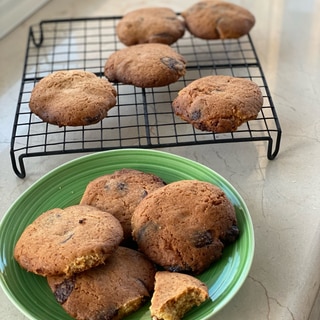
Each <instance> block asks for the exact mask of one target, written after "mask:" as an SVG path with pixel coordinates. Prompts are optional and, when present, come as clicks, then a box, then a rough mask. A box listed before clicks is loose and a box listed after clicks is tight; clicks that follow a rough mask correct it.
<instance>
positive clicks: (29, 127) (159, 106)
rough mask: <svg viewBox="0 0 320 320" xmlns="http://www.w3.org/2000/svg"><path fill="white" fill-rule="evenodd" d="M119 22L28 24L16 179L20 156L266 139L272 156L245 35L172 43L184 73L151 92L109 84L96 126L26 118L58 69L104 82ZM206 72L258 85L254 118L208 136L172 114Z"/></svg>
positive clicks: (269, 126) (270, 132)
mask: <svg viewBox="0 0 320 320" xmlns="http://www.w3.org/2000/svg"><path fill="white" fill-rule="evenodd" d="M120 19H121V17H102V18H88V19H71V20H50V21H42V22H41V23H40V24H39V25H34V26H31V27H30V29H29V37H28V44H27V50H26V57H25V64H24V70H23V78H22V83H21V90H20V95H19V99H18V104H17V110H16V116H15V120H14V126H13V132H12V140H11V151H10V152H11V161H12V166H13V170H14V172H15V173H16V174H17V176H19V177H21V178H23V177H25V176H26V170H25V165H24V158H26V157H38V156H45V155H57V154H66V153H84V152H97V151H102V150H110V149H120V148H132V147H137V148H161V147H173V146H189V145H199V144H213V143H229V142H249V141H253V142H254V141H265V142H266V143H267V150H266V154H267V157H268V159H270V160H272V159H274V158H275V157H276V155H277V154H278V151H279V147H280V140H281V128H280V123H279V119H278V117H277V114H276V110H275V107H274V105H273V102H272V98H271V96H270V92H269V88H268V86H267V83H266V79H265V77H264V74H263V71H262V68H261V65H260V62H259V60H258V57H257V54H256V51H255V49H254V45H253V42H252V39H251V37H250V35H247V36H244V37H241V38H240V39H231V40H214V41H213V40H211V41H206V40H201V39H198V38H195V37H193V36H191V35H190V34H189V33H186V34H185V35H184V37H183V38H182V39H180V40H178V41H177V42H176V43H175V44H173V45H172V47H173V48H174V49H175V50H176V51H178V52H179V53H180V54H182V55H183V56H184V57H185V58H186V60H187V73H186V75H185V76H184V77H182V78H181V79H179V80H178V81H177V82H176V83H173V84H171V85H169V86H165V87H159V88H151V89H141V88H137V87H134V86H130V85H124V84H121V83H115V84H114V86H115V87H116V89H117V92H118V98H117V99H118V100H117V105H116V107H114V108H113V109H111V110H110V111H109V115H108V117H107V118H105V119H104V120H102V121H101V122H100V123H98V124H95V125H90V126H84V127H61V128H59V127H57V126H54V125H50V124H47V123H44V122H43V121H41V120H40V119H39V118H38V117H37V116H35V115H34V114H33V113H31V112H30V109H29V100H30V95H31V91H32V89H33V87H34V86H35V84H36V83H37V82H38V81H39V80H40V79H41V78H43V77H44V76H46V75H48V74H50V73H52V72H54V71H58V70H72V69H82V70H86V71H91V72H93V73H95V74H96V75H97V76H99V77H103V69H104V64H105V61H106V60H107V59H108V57H109V56H110V54H112V53H113V52H114V51H116V50H119V49H121V48H123V47H124V45H122V44H121V43H120V42H119V41H118V39H117V36H116V33H115V26H116V24H117V22H118V21H119V20H120ZM208 75H230V76H235V77H241V78H247V79H250V80H252V81H254V82H255V83H257V84H258V85H259V87H260V89H261V91H262V93H263V97H264V104H263V107H262V110H261V112H260V113H259V115H258V117H257V119H255V120H251V121H249V122H247V123H245V124H243V125H242V126H241V127H240V128H238V130H237V131H235V132H231V133H224V134H215V133H212V132H203V131H199V130H196V129H194V128H193V127H192V126H191V125H190V124H188V123H186V122H184V121H182V120H180V118H178V117H176V116H175V115H174V114H173V112H172V108H171V102H172V100H173V99H174V98H175V97H176V96H177V94H178V92H179V90H181V89H182V88H183V87H185V86H186V85H187V84H189V83H190V82H191V81H193V80H196V79H198V78H200V77H204V76H208Z"/></svg>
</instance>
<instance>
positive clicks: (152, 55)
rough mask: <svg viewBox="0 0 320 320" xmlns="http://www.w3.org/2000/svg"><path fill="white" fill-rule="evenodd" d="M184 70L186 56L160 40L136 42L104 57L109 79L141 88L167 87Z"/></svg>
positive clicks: (105, 72) (181, 74) (106, 73)
mask: <svg viewBox="0 0 320 320" xmlns="http://www.w3.org/2000/svg"><path fill="white" fill-rule="evenodd" d="M185 73H186V61H185V59H184V58H183V57H182V56H181V55H180V54H179V53H177V52H176V51H174V50H173V49H172V48H171V47H170V46H168V45H165V44H161V43H147V44H137V45H135V46H130V47H127V48H124V49H122V50H119V51H116V52H114V53H113V54H112V55H111V56H110V57H109V58H108V59H107V61H106V63H105V68H104V74H105V76H106V77H107V78H108V79H109V81H111V82H122V83H125V84H132V85H134V86H136V87H141V88H152V87H162V86H166V85H168V84H170V83H173V82H176V81H177V80H178V79H179V78H180V77H182V76H183V75H184V74H185Z"/></svg>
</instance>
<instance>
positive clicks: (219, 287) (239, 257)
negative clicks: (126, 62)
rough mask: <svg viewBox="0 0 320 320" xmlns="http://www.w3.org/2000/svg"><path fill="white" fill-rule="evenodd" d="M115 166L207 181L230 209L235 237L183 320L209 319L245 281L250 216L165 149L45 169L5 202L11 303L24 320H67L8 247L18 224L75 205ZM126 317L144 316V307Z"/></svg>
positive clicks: (2, 277)
mask: <svg viewBox="0 0 320 320" xmlns="http://www.w3.org/2000/svg"><path fill="white" fill-rule="evenodd" d="M121 168H134V169H137V170H141V171H145V172H151V173H154V174H156V175H158V176H160V177H161V178H162V179H164V180H165V181H166V182H167V183H170V182H172V181H176V180H182V179H198V180H203V181H209V182H211V183H213V184H215V185H217V186H219V187H220V188H222V189H223V190H224V191H225V193H226V194H227V196H228V197H229V199H230V200H231V201H232V203H233V204H234V207H235V209H236V213H237V218H238V224H239V229H240V232H241V236H240V238H239V239H238V240H237V241H236V242H235V243H234V244H232V245H230V246H229V247H228V248H226V249H225V250H224V253H223V257H222V259H220V260H219V261H218V262H217V263H214V264H213V265H212V267H211V268H210V269H208V270H207V271H206V272H205V273H203V274H201V276H199V278H200V279H201V280H202V281H204V282H205V283H206V284H207V286H208V287H209V294H210V299H209V300H208V301H207V302H205V303H204V304H202V305H201V306H200V307H197V308H194V309H192V310H191V311H190V312H189V313H188V314H187V315H186V316H185V318H184V319H185V320H197V319H198V320H199V319H201V320H204V319H208V318H210V317H211V316H212V315H214V314H215V313H216V312H218V311H219V310H220V309H221V308H222V307H224V306H225V305H226V304H227V303H228V302H229V301H230V300H231V298H232V297H233V296H234V295H235V294H236V292H237V291H238V290H239V288H240V287H241V285H242V284H243V282H244V281H245V279H246V277H247V275H248V272H249V269H250V266H251V263H252V259H253V254H254V233H253V227H252V221H251V218H250V214H249V212H248V209H247V207H246V204H245V203H244V201H243V200H242V198H241V196H240V195H239V194H238V192H237V191H236V190H235V189H234V188H233V187H232V185H230V183H228V182H227V181H226V180H225V179H224V178H222V177H221V176H220V175H218V174H217V173H215V172H214V171H213V170H211V169H209V168H207V167H205V166H203V165H201V164H199V163H197V162H194V161H191V160H188V159H186V158H182V157H179V156H175V155H172V154H169V153H165V152H161V151H154V150H143V149H123V150H115V151H106V152H100V153H96V154H92V155H89V156H84V157H81V158H79V159H76V160H73V161H71V162H68V163H66V164H64V165H62V166H60V167H58V168H56V169H55V170H53V171H51V172H50V173H48V174H47V175H45V176H44V177H42V178H41V179H40V180H38V181H37V182H36V183H35V184H33V185H32V186H31V187H30V188H29V189H28V190H26V191H25V192H24V193H23V194H22V195H21V196H20V197H19V198H18V199H17V201H16V202H15V203H14V204H13V205H12V206H11V208H10V209H9V210H8V212H7V213H6V215H5V216H4V218H3V220H2V221H1V225H0V284H1V287H2V289H3V290H4V292H5V293H6V294H7V296H8V297H9V299H10V300H11V301H12V303H13V304H14V305H15V306H16V307H17V308H18V309H19V310H20V311H21V312H22V313H23V314H24V315H26V316H27V317H28V318H29V319H36V320H44V319H51V320H67V319H71V317H70V316H68V315H67V314H66V313H65V312H64V310H63V309H62V307H61V306H60V305H59V304H58V303H57V302H56V301H55V299H54V297H53V294H52V293H51V291H50V289H49V287H48V285H47V283H46V280H45V279H44V278H43V277H41V276H37V275H34V274H32V273H27V272H26V271H25V270H23V269H21V268H20V267H19V265H18V264H17V263H16V262H15V260H14V259H13V256H12V255H13V249H14V246H15V243H16V241H17V240H18V238H19V236H20V234H21V233H22V231H23V230H24V228H25V227H26V226H27V225H28V224H30V223H31V222H32V221H33V220H34V219H35V218H36V217H37V216H39V215H40V214H41V213H42V212H44V211H46V210H49V209H51V208H55V207H66V206H69V205H73V204H77V203H78V202H79V200H80V198H81V195H82V193H83V191H84V189H85V187H86V185H87V183H88V182H89V181H90V180H92V179H94V178H96V177H98V176H101V175H103V174H107V173H112V172H113V171H115V170H117V169H121ZM128 319H135V320H138V319H139V320H142V319H146V320H147V319H148V320H150V313H149V312H148V305H146V306H145V307H143V308H142V309H140V310H139V311H138V312H136V313H134V314H132V315H131V316H129V317H128Z"/></svg>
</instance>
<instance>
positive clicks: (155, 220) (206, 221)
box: [132, 180, 239, 274]
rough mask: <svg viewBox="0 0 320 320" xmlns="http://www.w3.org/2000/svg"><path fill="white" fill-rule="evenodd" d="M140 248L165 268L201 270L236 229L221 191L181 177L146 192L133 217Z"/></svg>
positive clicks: (234, 235) (213, 259)
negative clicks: (149, 192)
mask: <svg viewBox="0 0 320 320" xmlns="http://www.w3.org/2000/svg"><path fill="white" fill-rule="evenodd" d="M132 230H133V238H134V239H135V240H136V241H137V244H138V247H139V250H141V252H143V253H144V254H145V255H146V256H147V257H149V259H151V260H152V261H154V262H155V263H156V264H158V265H160V266H161V267H163V268H164V269H166V270H168V271H176V272H186V273H193V274H199V273H201V272H202V271H204V270H205V269H206V268H208V267H209V266H210V264H211V263H212V262H213V261H215V260H217V259H219V258H220V257H221V254H222V250H223V248H224V246H225V244H227V243H230V242H233V241H235V239H236V238H237V236H238V233H239V230H238V227H237V220H236V215H235V209H234V207H233V205H232V203H231V202H230V200H229V199H228V198H227V196H226V195H225V193H224V192H223V191H222V190H221V189H220V188H218V187H216V186H214V185H212V184H211V183H208V182H203V181H197V180H181V181H177V182H173V183H170V184H168V185H166V186H164V187H162V188H160V189H158V190H155V191H154V192H152V193H151V194H150V195H148V196H146V197H145V198H144V199H143V200H142V201H141V202H140V203H139V205H138V206H137V208H136V210H135V211H134V213H133V216H132Z"/></svg>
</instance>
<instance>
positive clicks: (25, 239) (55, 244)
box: [14, 205, 123, 276]
mask: <svg viewBox="0 0 320 320" xmlns="http://www.w3.org/2000/svg"><path fill="white" fill-rule="evenodd" d="M122 239H123V230H122V227H121V224H120V222H119V221H118V220H117V219H116V218H115V217H114V216H113V215H112V214H110V213H107V212H104V211H101V210H98V209H96V208H93V207H90V206H80V205H75V206H70V207H67V208H65V209H58V208H56V209H52V210H49V211H46V212H45V213H43V214H41V215H40V216H39V217H38V218H37V219H35V220H34V221H33V222H32V223H31V224H30V225H29V226H27V227H26V229H25V230H24V231H23V233H22V234H21V236H20V238H19V240H18V241H17V243H16V246H15V249H14V258H15V259H16V261H17V262H18V263H19V264H20V265H21V267H23V268H24V269H26V270H27V271H30V272H33V273H36V274H39V275H42V276H49V275H59V274H65V275H68V276H70V275H72V274H73V273H76V272H81V271H83V270H86V269H89V268H92V267H94V266H97V265H99V264H101V263H104V261H105V260H106V258H108V257H109V256H110V255H111V254H112V253H113V252H114V251H115V249H116V248H117V247H118V245H119V243H120V242H121V241H122Z"/></svg>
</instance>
